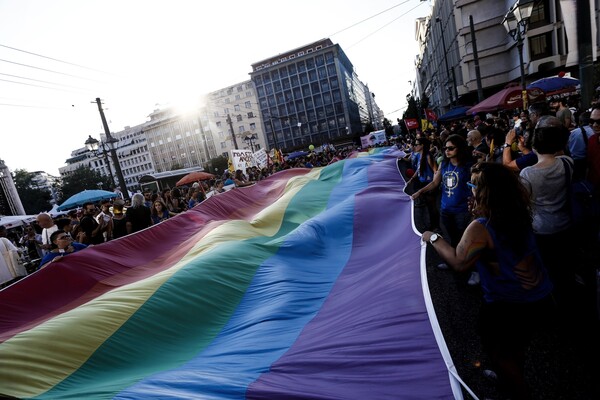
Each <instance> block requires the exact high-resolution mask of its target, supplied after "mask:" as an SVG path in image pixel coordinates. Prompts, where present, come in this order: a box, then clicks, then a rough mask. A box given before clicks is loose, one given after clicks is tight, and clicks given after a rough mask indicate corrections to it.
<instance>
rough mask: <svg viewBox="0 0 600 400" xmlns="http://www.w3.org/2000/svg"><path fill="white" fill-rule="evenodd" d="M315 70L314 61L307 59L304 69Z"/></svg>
mask: <svg viewBox="0 0 600 400" xmlns="http://www.w3.org/2000/svg"><path fill="white" fill-rule="evenodd" d="M314 68H315V59H314V58H309V59H307V60H306V69H314Z"/></svg>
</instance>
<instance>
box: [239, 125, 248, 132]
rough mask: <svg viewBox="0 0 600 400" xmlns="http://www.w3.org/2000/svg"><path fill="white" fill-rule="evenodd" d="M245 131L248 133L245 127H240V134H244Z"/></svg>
mask: <svg viewBox="0 0 600 400" xmlns="http://www.w3.org/2000/svg"><path fill="white" fill-rule="evenodd" d="M245 131H246V129H245V128H244V125H240V126H238V132H239V133H244V132H245Z"/></svg>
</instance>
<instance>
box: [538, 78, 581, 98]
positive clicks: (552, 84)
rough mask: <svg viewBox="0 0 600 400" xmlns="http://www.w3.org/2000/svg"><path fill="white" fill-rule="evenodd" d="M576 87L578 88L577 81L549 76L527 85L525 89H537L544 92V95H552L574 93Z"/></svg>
mask: <svg viewBox="0 0 600 400" xmlns="http://www.w3.org/2000/svg"><path fill="white" fill-rule="evenodd" d="M577 86H579V79H575V78H570V77H568V76H563V77H560V76H551V77H548V78H542V79H538V80H537V81H535V82H531V83H530V84H529V85H527V89H532V88H537V89H540V90H542V91H544V93H546V95H552V94H558V93H563V92H571V91H575V88H576V87H577Z"/></svg>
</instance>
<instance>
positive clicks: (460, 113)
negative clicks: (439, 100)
mask: <svg viewBox="0 0 600 400" xmlns="http://www.w3.org/2000/svg"><path fill="white" fill-rule="evenodd" d="M469 108H471V107H467V106H459V107H454V108H453V109H451V110H450V111H448V112H447V113H446V114H444V115H442V116H441V117H439V118H438V121H439V122H445V121H454V120H457V119H463V118H467V115H466V113H467V110H468V109H469Z"/></svg>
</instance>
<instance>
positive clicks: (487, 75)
mask: <svg viewBox="0 0 600 400" xmlns="http://www.w3.org/2000/svg"><path fill="white" fill-rule="evenodd" d="M599 3H600V1H599V0H594V7H593V8H592V9H591V18H590V19H591V23H592V32H595V36H592V38H591V39H592V43H593V50H594V54H597V52H596V50H597V43H598V40H597V39H598V35H599V32H598V30H597V29H596V21H597V19H598V16H599V11H598V10H599ZM514 4H515V0H501V1H498V0H436V1H435V2H434V4H433V7H432V13H431V15H430V16H429V17H425V18H419V19H418V20H417V21H416V38H417V41H418V43H419V46H420V54H419V56H418V57H417V60H416V69H417V81H418V85H417V86H418V87H419V94H420V95H421V96H422V95H426V96H427V97H428V98H429V100H430V106H431V108H435V109H436V110H437V111H438V113H442V114H443V113H444V112H446V111H448V109H449V107H450V106H451V105H452V104H454V103H460V104H464V105H472V104H475V103H477V102H478V98H477V80H476V72H475V58H474V52H473V40H472V39H473V38H472V37H471V32H470V17H472V19H473V27H474V37H475V39H476V44H477V53H478V61H479V66H480V72H481V86H482V89H483V93H484V97H488V96H490V95H492V94H493V93H495V92H497V91H498V90H500V89H502V88H503V87H504V86H506V85H507V84H508V83H509V82H516V83H519V81H520V78H521V75H520V61H519V55H518V52H517V51H518V49H517V43H516V41H515V40H513V38H511V36H509V35H508V33H507V32H506V30H505V28H504V26H503V25H502V21H503V19H504V17H505V15H506V14H507V12H508V11H509V9H510V8H511V7H512V6H513V5H514ZM568 7H572V4H571V2H558V1H551V0H539V1H536V2H535V3H534V7H533V11H532V14H531V18H530V19H529V23H528V26H527V31H526V33H525V35H524V37H523V63H524V68H525V79H526V83H530V82H532V81H534V80H536V79H539V78H543V77H546V76H552V75H557V73H558V72H560V71H565V72H570V73H571V74H572V75H578V69H579V65H578V62H577V60H576V57H574V56H573V53H574V52H575V51H576V50H577V36H576V30H577V29H576V21H575V15H574V14H575V13H574V10H573V9H571V8H568ZM442 38H443V39H442ZM444 44H445V46H444ZM444 50H445V51H444ZM594 59H595V56H594ZM574 60H575V61H574ZM446 61H447V64H448V67H446V65H445V64H446Z"/></svg>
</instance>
